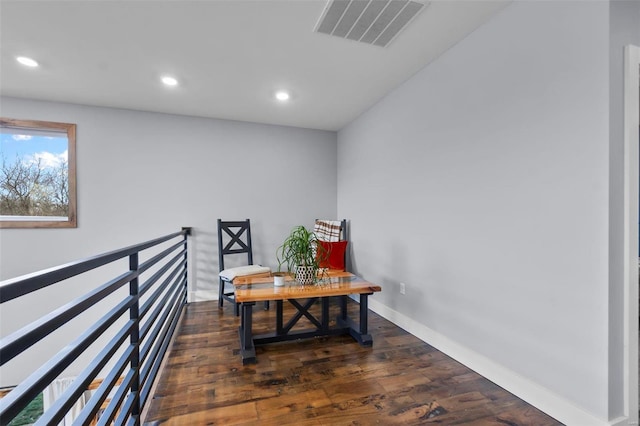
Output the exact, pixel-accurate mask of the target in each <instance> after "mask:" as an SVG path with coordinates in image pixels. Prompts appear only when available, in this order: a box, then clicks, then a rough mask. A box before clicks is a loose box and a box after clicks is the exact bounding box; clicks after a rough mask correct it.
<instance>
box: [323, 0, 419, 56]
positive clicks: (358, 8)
mask: <svg viewBox="0 0 640 426" xmlns="http://www.w3.org/2000/svg"><path fill="white" fill-rule="evenodd" d="M424 6H425V4H424V3H420V2H417V1H411V0H330V1H329V3H328V4H327V7H325V9H324V12H323V14H322V16H321V17H320V21H319V22H318V25H317V26H316V29H315V31H316V32H319V33H323V34H329V35H332V36H336V37H341V38H347V39H349V40H355V41H360V42H363V43H369V44H374V45H376V46H382V47H386V46H387V45H388V44H389V43H390V42H391V40H393V39H394V37H395V36H396V35H398V33H399V32H400V31H401V30H402V29H403V28H404V27H405V26H406V25H407V24H408V23H409V21H411V19H413V17H414V16H416V15H417V14H418V12H420V10H422V9H423V8H424Z"/></svg>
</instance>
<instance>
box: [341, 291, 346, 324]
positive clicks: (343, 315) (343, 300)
mask: <svg viewBox="0 0 640 426" xmlns="http://www.w3.org/2000/svg"><path fill="white" fill-rule="evenodd" d="M339 299H340V318H342V320H343V321H346V320H347V296H339Z"/></svg>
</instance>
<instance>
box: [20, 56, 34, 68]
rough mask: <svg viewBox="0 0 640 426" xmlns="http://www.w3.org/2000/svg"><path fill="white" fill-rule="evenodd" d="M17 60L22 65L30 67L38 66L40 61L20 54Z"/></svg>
mask: <svg viewBox="0 0 640 426" xmlns="http://www.w3.org/2000/svg"><path fill="white" fill-rule="evenodd" d="M16 60H17V61H18V62H20V63H21V64H22V65H26V66H28V67H37V66H38V63H37V62H36V61H34V60H33V59H31V58H27V57H26V56H18V57H17V58H16Z"/></svg>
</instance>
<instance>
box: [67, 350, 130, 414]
mask: <svg viewBox="0 0 640 426" xmlns="http://www.w3.org/2000/svg"><path fill="white" fill-rule="evenodd" d="M134 349H135V348H134V347H133V346H131V345H129V346H127V347H126V349H125V351H124V353H123V354H122V356H121V357H120V359H119V360H118V362H117V363H116V364H115V365H114V366H113V368H112V369H111V371H109V373H108V374H107V377H105V378H104V380H102V383H100V386H98V388H97V389H96V390H95V392H93V395H91V398H89V401H88V402H87V404H86V405H85V406H84V408H83V409H82V411H81V412H80V414H79V415H78V417H77V418H76V420H75V421H76V422H77V423H78V424H81V425H85V424H89V423H90V422H91V420H93V419H94V418H95V417H96V415H97V414H98V411H100V407H101V406H102V403H103V402H104V401H105V400H106V399H107V397H108V396H109V393H110V392H111V390H112V389H113V387H114V386H115V384H116V383H117V382H118V379H119V378H120V376H121V375H122V372H123V371H124V369H125V368H126V367H127V365H128V364H129V361H130V360H131V356H132V355H133V351H134Z"/></svg>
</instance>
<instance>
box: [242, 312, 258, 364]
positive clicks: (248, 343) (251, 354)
mask: <svg viewBox="0 0 640 426" xmlns="http://www.w3.org/2000/svg"><path fill="white" fill-rule="evenodd" d="M253 305H255V302H248V303H242V304H241V305H240V306H241V309H242V318H241V320H240V328H239V330H238V332H239V334H240V354H241V356H242V364H243V365H246V364H250V363H252V364H255V362H256V348H255V346H254V345H253V335H252V333H251V328H252V326H253Z"/></svg>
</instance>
